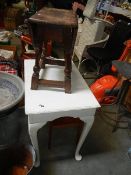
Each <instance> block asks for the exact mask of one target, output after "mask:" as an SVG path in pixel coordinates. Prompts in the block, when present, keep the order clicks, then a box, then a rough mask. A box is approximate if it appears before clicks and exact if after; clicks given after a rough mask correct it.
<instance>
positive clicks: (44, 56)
mask: <svg viewBox="0 0 131 175" xmlns="http://www.w3.org/2000/svg"><path fill="white" fill-rule="evenodd" d="M47 44H48V42H47V41H44V43H43V46H42V65H41V68H43V69H45V64H46V55H47Z"/></svg>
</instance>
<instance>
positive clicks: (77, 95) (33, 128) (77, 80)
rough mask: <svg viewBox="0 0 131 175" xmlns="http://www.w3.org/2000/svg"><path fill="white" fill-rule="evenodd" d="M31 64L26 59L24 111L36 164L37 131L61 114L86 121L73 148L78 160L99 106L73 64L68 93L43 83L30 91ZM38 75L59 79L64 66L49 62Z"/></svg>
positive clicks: (32, 62)
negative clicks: (26, 116)
mask: <svg viewBox="0 0 131 175" xmlns="http://www.w3.org/2000/svg"><path fill="white" fill-rule="evenodd" d="M34 64H35V62H34V60H25V113H26V114H27V115H28V127H29V134H30V138H31V141H32V144H33V146H34V149H35V151H36V156H37V160H36V163H35V166H36V167H37V166H39V165H40V156H39V146H38V140H37V132H38V130H39V129H40V128H41V127H42V126H43V125H45V124H46V123H47V122H48V121H52V120H54V119H56V118H60V117H64V116H71V117H74V118H75V117H78V118H80V119H81V120H82V121H84V122H85V125H84V128H83V131H82V134H81V137H80V139H79V142H78V145H77V148H76V151H75V159H76V160H81V159H82V156H81V155H80V153H79V151H80V149H81V146H82V144H83V142H84V140H85V138H86V136H87V134H88V132H89V130H90V128H91V126H92V124H93V121H94V115H95V111H96V108H98V107H100V105H99V103H98V102H97V100H96V98H95V97H94V95H93V93H92V92H91V90H90V89H89V87H88V86H87V84H86V82H85V80H84V79H83V78H82V76H81V75H80V73H79V71H78V70H77V68H76V67H75V65H74V64H73V65H72V93H71V94H67V93H65V92H64V90H63V89H60V88H59V89H57V88H49V87H48V88H47V87H43V86H39V88H38V90H31V76H32V73H33V66H34ZM40 76H41V77H42V76H44V78H47V79H49V77H51V79H52V78H53V79H54V80H62V78H63V77H64V75H63V67H60V66H59V68H58V67H57V66H55V65H53V66H52V65H48V69H46V68H45V70H44V71H43V70H42V71H41V72H40Z"/></svg>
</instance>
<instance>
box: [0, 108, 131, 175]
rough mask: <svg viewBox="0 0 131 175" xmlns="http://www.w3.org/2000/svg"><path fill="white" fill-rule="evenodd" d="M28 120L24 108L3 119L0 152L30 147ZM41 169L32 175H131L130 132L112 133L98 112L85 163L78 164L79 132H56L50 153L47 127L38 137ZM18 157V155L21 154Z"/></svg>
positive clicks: (57, 130) (84, 159) (86, 146)
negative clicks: (9, 147) (9, 146)
mask: <svg viewBox="0 0 131 175" xmlns="http://www.w3.org/2000/svg"><path fill="white" fill-rule="evenodd" d="M27 119H28V117H27V116H26V115H25V113H24V108H22V109H17V110H16V111H14V112H13V113H12V114H10V115H8V117H7V118H5V119H0V133H1V134H0V149H2V147H3V146H2V145H6V144H18V143H25V144H30V138H29V134H28V123H27ZM38 140H39V148H40V156H41V165H40V167H38V168H33V169H32V171H31V173H30V174H31V175H42V174H43V175H44V174H46V175H59V174H61V175H65V174H66V175H67V174H68V175H72V174H75V175H79V174H81V175H86V174H88V175H130V174H131V160H130V158H129V157H128V154H127V151H128V148H129V147H130V146H131V137H130V135H129V133H128V130H127V129H118V130H117V131H116V132H112V127H111V126H109V125H108V124H107V123H105V122H104V120H103V119H102V117H101V115H100V113H99V112H97V113H96V117H95V122H94V124H93V126H92V128H91V130H90V132H89V134H88V136H87V138H86V141H85V143H84V145H83V147H82V150H81V153H82V155H83V159H82V160H81V161H79V162H78V161H76V160H75V159H74V152H75V148H76V129H75V128H63V129H61V128H57V129H54V130H53V137H52V147H51V149H50V150H49V149H48V124H47V125H45V126H44V127H43V128H42V129H40V131H39V133H38ZM18 154H19V153H18Z"/></svg>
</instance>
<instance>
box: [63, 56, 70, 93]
mask: <svg viewBox="0 0 131 175" xmlns="http://www.w3.org/2000/svg"><path fill="white" fill-rule="evenodd" d="M64 72H65V93H71V55H70V54H65V70H64Z"/></svg>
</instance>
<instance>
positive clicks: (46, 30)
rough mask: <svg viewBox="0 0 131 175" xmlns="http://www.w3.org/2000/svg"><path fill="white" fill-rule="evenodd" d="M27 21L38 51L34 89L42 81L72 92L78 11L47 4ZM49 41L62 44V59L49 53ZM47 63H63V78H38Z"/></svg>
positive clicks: (48, 85)
mask: <svg viewBox="0 0 131 175" xmlns="http://www.w3.org/2000/svg"><path fill="white" fill-rule="evenodd" d="M28 24H29V25H30V29H31V34H32V41H33V47H34V49H35V52H36V58H35V66H34V73H33V75H32V83H31V89H33V90H36V89H37V88H38V85H39V84H42V85H44V86H47V87H57V88H64V89H65V92H66V93H71V68H72V66H71V58H72V54H73V47H74V43H75V39H76V34H77V28H78V24H77V17H76V14H75V13H74V12H73V11H72V10H64V9H55V8H45V7H44V8H42V9H41V10H39V11H38V12H37V13H36V14H34V15H33V16H31V17H30V18H29V19H28ZM49 41H55V42H59V43H61V44H62V46H63V47H64V59H63V60H58V59H55V58H53V59H52V57H47V56H46V55H47V54H46V52H47V48H46V46H47V43H48V42H49ZM40 60H41V61H40ZM40 62H41V64H40ZM46 64H51V65H59V66H64V67H65V68H64V81H58V80H45V79H39V72H40V69H41V68H42V69H44V68H45V65H46Z"/></svg>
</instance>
